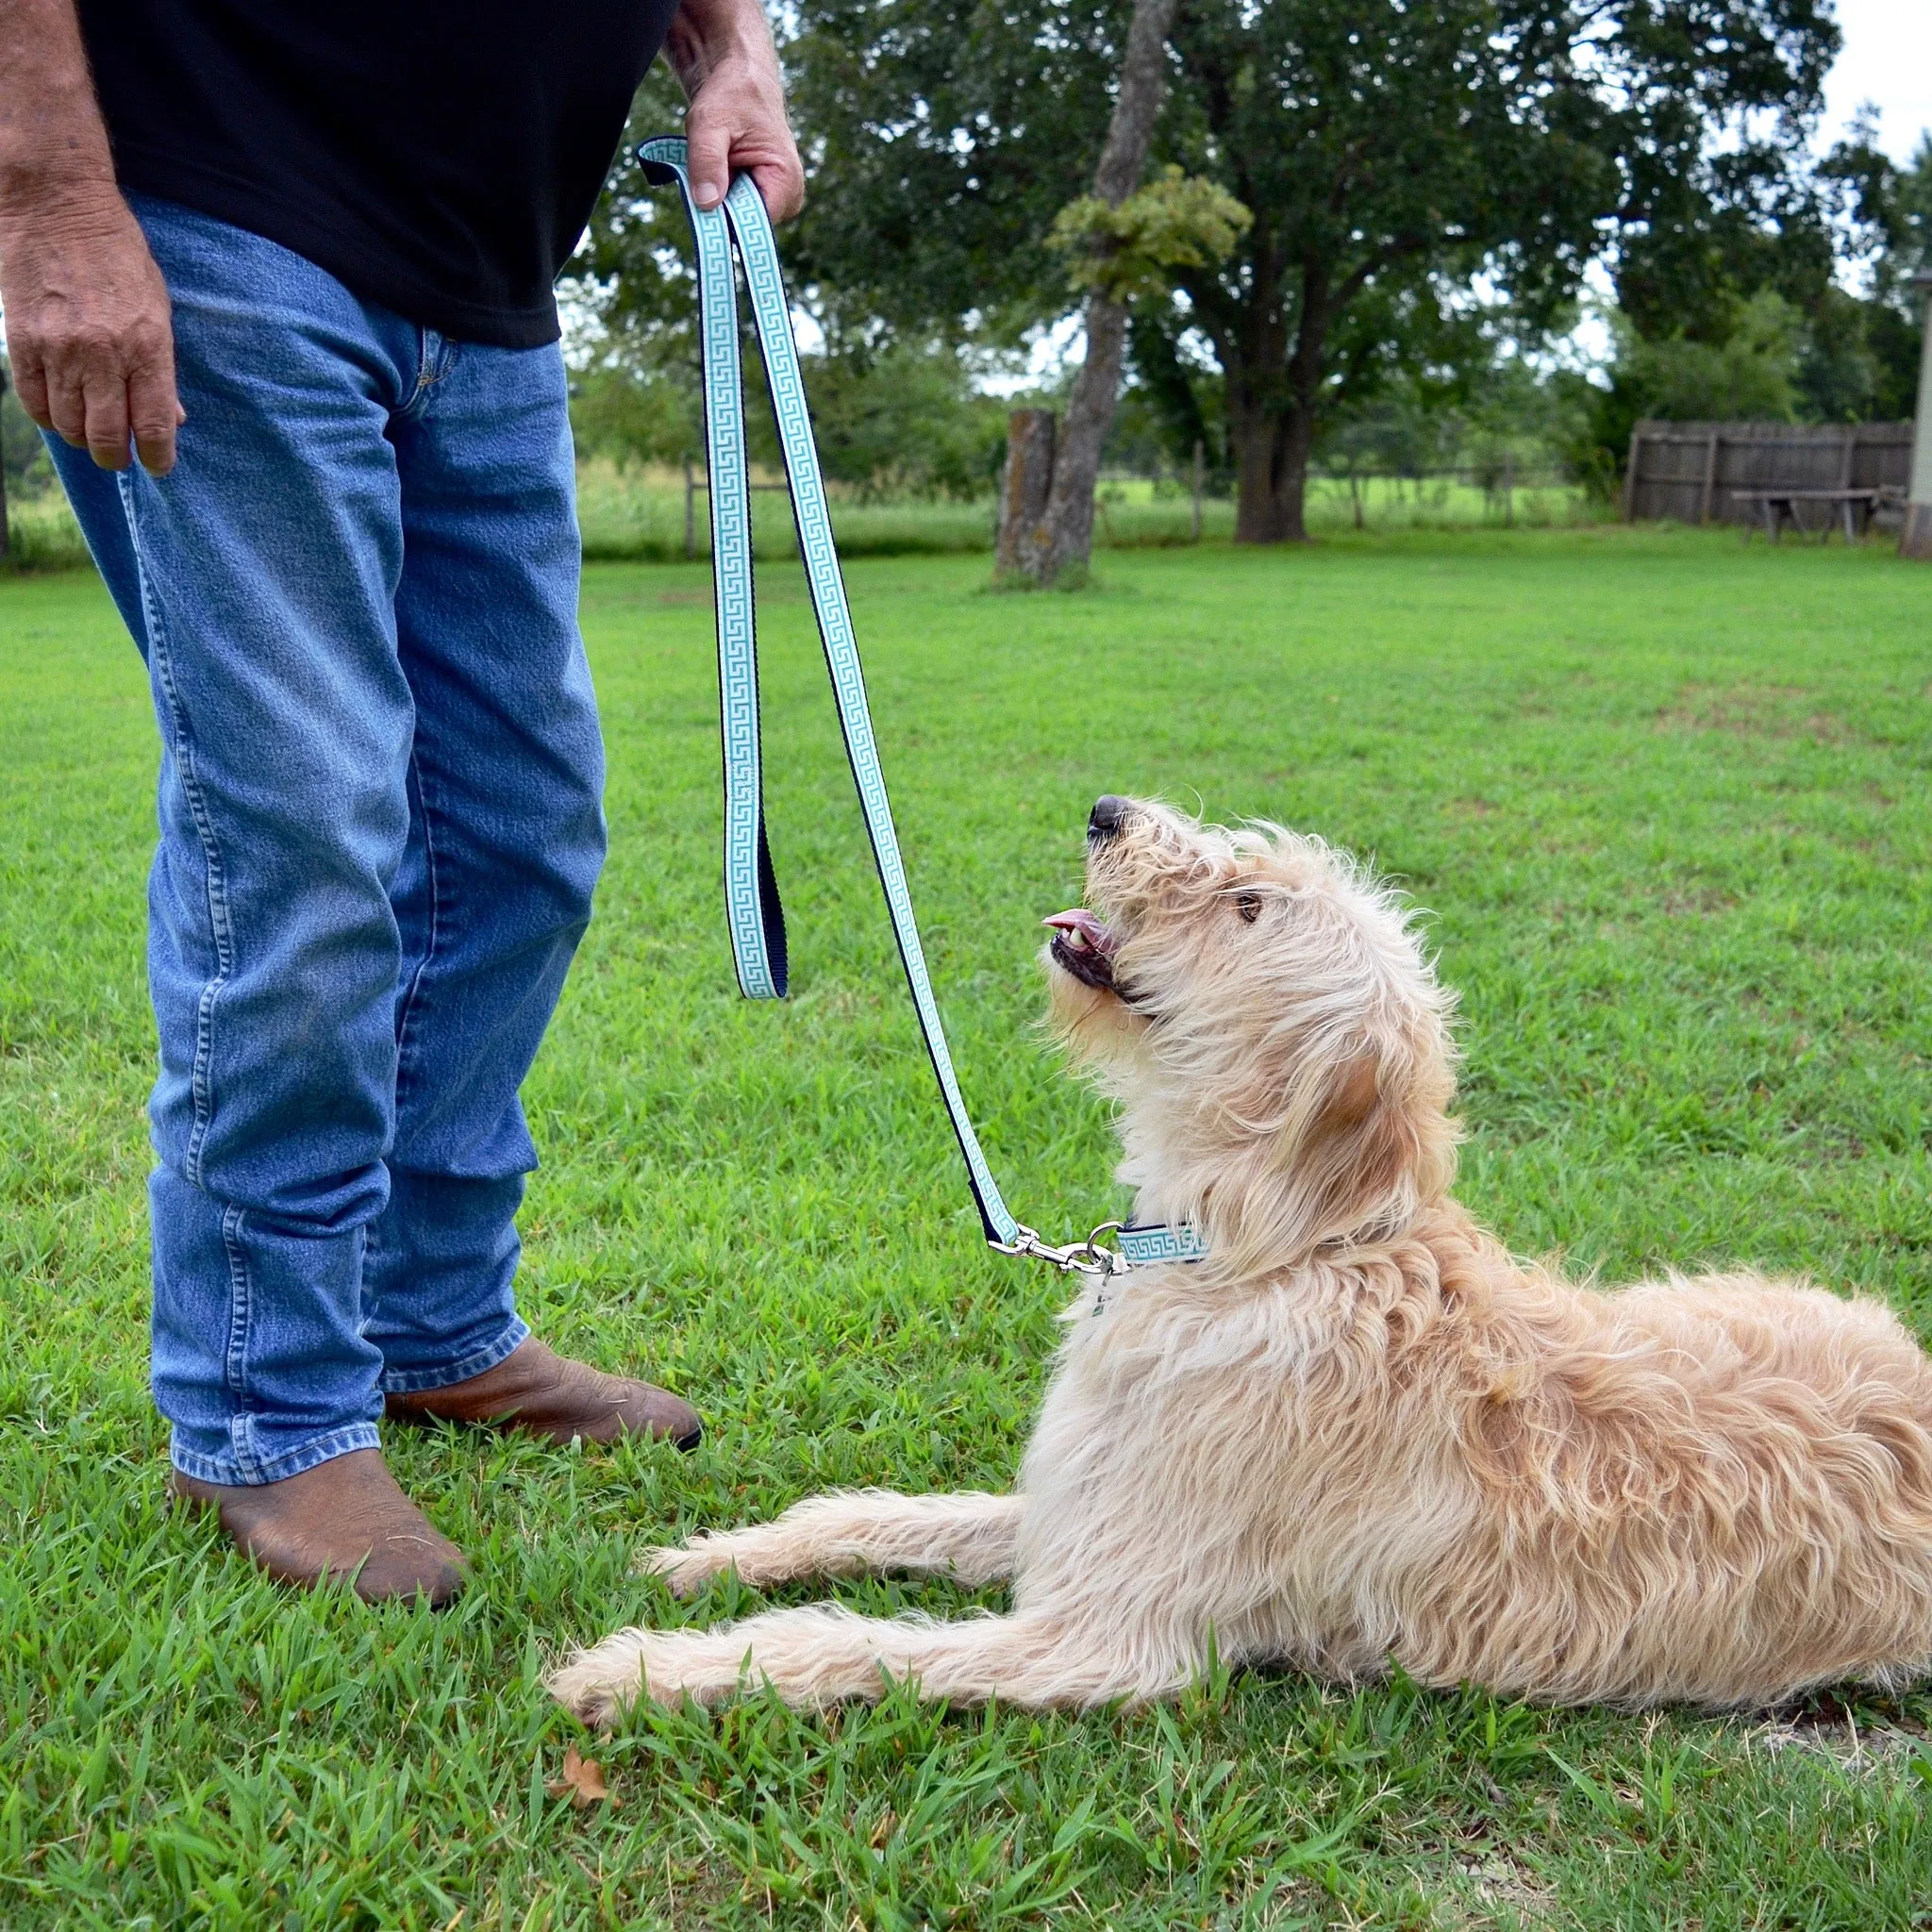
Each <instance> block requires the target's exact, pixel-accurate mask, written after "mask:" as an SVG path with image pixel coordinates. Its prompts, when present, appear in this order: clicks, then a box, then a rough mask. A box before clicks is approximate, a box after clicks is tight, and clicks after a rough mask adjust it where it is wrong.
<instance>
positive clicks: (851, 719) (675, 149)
mask: <svg viewBox="0 0 1932 1932" xmlns="http://www.w3.org/2000/svg"><path fill="white" fill-rule="evenodd" d="M638 154H639V158H640V159H641V160H642V162H643V163H644V172H645V176H646V178H647V179H648V180H650V181H651V182H653V183H654V184H655V185H657V186H659V187H668V186H670V185H671V184H672V183H674V182H675V184H676V186H677V188H678V190H679V191H680V192H681V193H682V195H683V197H684V205H685V209H686V211H687V212H688V213H689V214H690V216H691V227H692V231H693V233H694V234H695V235H696V237H697V259H698V283H699V290H698V294H699V313H700V318H701V323H702V327H701V338H702V342H703V347H704V383H705V435H706V441H707V446H708V449H709V451H710V458H711V548H712V567H713V569H714V571H715V573H716V575H717V584H718V679H719V685H720V689H721V691H722V693H723V698H722V710H723V715H724V795H725V813H724V891H725V899H726V904H727V908H728V913H729V924H730V929H731V946H732V953H733V956H734V958H736V960H737V965H738V983H739V985H740V986H741V988H742V989H743V990H744V991H745V993H746V994H747V995H748V996H750V997H752V998H755V999H757V998H771V997H773V996H774V995H776V994H782V993H783V992H784V991H785V979H786V962H785V925H784V913H783V911H782V909H781V908H780V906H779V901H778V888H777V884H776V882H775V880H774V877H773V875H772V866H771V858H770V853H769V850H768V847H767V845H766V841H765V831H764V811H763V807H762V804H761V802H760V790H761V788H760V781H759V763H758V761H759V755H760V750H759V743H758V640H757V628H756V625H757V612H756V608H755V606H754V602H753V596H752V541H751V514H750V504H751V496H750V490H749V478H748V475H747V471H746V465H745V449H744V429H743V384H742V379H741V371H740V367H739V357H738V303H737V282H736V278H735V276H734V275H733V274H732V263H731V244H732V242H736V244H737V251H738V258H739V260H740V262H741V264H742V265H743V269H744V280H745V288H746V290H747V291H748V292H749V294H750V297H751V308H752V319H753V321H754V322H755V323H756V324H757V325H758V346H759V348H760V349H761V350H762V351H763V354H764V358H765V370H766V373H767V375H769V376H770V378H771V391H772V399H773V405H774V412H775V414H776V417H777V425H778V442H779V447H780V448H781V450H782V451H783V453H784V458H785V475H786V477H787V480H788V481H789V483H790V485H791V512H792V516H793V519H794V521H795V522H796V524H797V526H798V552H799V556H800V558H802V559H803V561H804V564H805V574H806V582H807V584H808V587H809V589H810V591H811V602H812V610H813V613H814V615H815V616H816V617H817V619H818V626H819V637H820V639H821V641H823V642H824V651H825V668H826V670H827V671H828V672H829V673H830V674H831V679H832V694H833V697H834V698H835V700H836V701H837V704H838V708H839V724H840V727H841V730H842V731H843V733H844V737H845V751H846V756H847V757H848V758H850V759H851V761H852V776H853V780H854V782H855V783H856V784H857V786H858V800H859V805H860V807H861V808H862V809H863V811H864V814H865V828H866V832H867V835H868V836H869V837H870V839H871V840H872V851H873V858H874V862H875V863H876V864H877V866H878V873H879V883H880V885H881V886H882V887H883V888H884V891H885V895H886V907H887V909H888V910H889V911H890V912H891V919H892V932H893V935H894V936H895V937H896V939H897V940H898V942H899V958H900V961H901V963H902V964H903V965H904V967H905V969H906V983H907V985H908V988H910V990H911V992H912V1004H913V1008H914V1009H915V1011H916V1012H917V1013H918V1015H919V1028H920V1032H921V1033H922V1035H923V1036H924V1040H925V1049H926V1052H927V1053H928V1054H929V1055H930V1056H931V1058H932V1066H933V1072H934V1074H936V1075H937V1076H938V1079H939V1084H940V1092H941V1096H942V1097H943V1099H944V1101H945V1105H946V1113H947V1115H948V1117H949V1118H950V1119H951V1121H952V1124H953V1132H954V1133H955V1135H956V1136H958V1141H959V1152H960V1154H961V1155H962V1156H963V1157H964V1158H965V1161H966V1170H967V1174H968V1176H969V1178H970V1181H971V1184H972V1189H973V1198H974V1204H975V1205H976V1206H977V1208H978V1209H979V1218H980V1221H981V1223H982V1224H984V1227H985V1230H986V1238H987V1240H988V1241H990V1242H991V1243H992V1244H993V1245H995V1246H997V1247H1000V1248H1002V1249H1003V1250H1004V1251H1005V1252H1006V1253H1008V1254H1031V1255H1036V1256H1039V1257H1041V1258H1043V1259H1047V1260H1050V1261H1052V1262H1053V1263H1054V1264H1055V1265H1056V1266H1058V1267H1060V1268H1062V1269H1066V1268H1074V1267H1076V1268H1079V1269H1081V1270H1082V1271H1083V1272H1085V1273H1088V1274H1109V1273H1112V1272H1114V1271H1115V1270H1116V1269H1118V1268H1121V1267H1135V1266H1146V1265H1148V1264H1150V1263H1158V1262H1164V1261H1191V1260H1198V1259H1199V1258H1200V1257H1202V1256H1204V1255H1205V1254H1206V1253H1207V1246H1206V1244H1205V1243H1204V1242H1203V1241H1201V1240H1200V1238H1199V1237H1198V1236H1197V1235H1196V1234H1195V1232H1194V1230H1193V1229H1192V1228H1189V1227H1182V1228H1178V1229H1175V1228H1169V1227H1127V1228H1123V1229H1121V1230H1120V1233H1121V1236H1122V1243H1121V1249H1120V1252H1119V1253H1118V1254H1115V1255H1110V1256H1107V1257H1103V1256H1101V1255H1100V1254H1099V1252H1098V1251H1097V1250H1096V1248H1095V1245H1094V1242H1093V1240H1092V1238H1091V1237H1090V1238H1089V1240H1088V1241H1085V1242H1080V1243H1076V1244H1074V1246H1073V1247H1071V1248H1067V1249H1056V1248H1052V1247H1049V1246H1047V1245H1046V1244H1044V1243H1042V1242H1041V1240H1040V1238H1039V1236H1038V1235H1036V1234H1034V1233H1033V1231H1032V1230H1031V1229H1029V1228H1024V1227H1023V1226H1022V1225H1021V1224H1020V1223H1019V1222H1018V1221H1016V1220H1015V1219H1014V1218H1013V1215H1012V1213H1011V1211H1010V1210H1009V1209H1008V1207H1007V1204H1006V1202H1005V1201H1004V1200H1003V1199H1001V1197H1000V1191H999V1186H998V1183H997V1182H995V1181H994V1179H993V1177H992V1169H991V1167H990V1166H989V1165H988V1164H987V1159H986V1155H985V1154H984V1152H983V1151H982V1150H981V1148H980V1145H979V1137H978V1135H977V1134H975V1133H974V1130H973V1123H972V1120H971V1119H970V1118H969V1117H968V1115H967V1112H966V1101H965V1096H964V1095H963V1094H962V1093H961V1092H960V1091H959V1081H958V1074H956V1073H955V1072H954V1069H953V1056H952V1052H951V1050H950V1049H949V1048H948V1046H947V1044H946V1034H945V1027H944V1025H943V1024H942V1023H941V1018H940V1008H939V1001H938V999H937V998H936V997H935V995H934V993H933V988H932V974H931V973H930V971H929V970H928V969H927V966H926V963H925V950H924V947H923V946H922V945H921V944H920V941H919V925H918V923H917V921H916V920H915V919H914V918H913V916H912V891H911V888H910V886H909V885H908V883H907V878H906V862H905V859H904V858H903V857H902V856H901V854H900V851H899V835H898V832H897V830H896V828H895V827H894V825H893V824H892V808H891V802H890V800H889V799H888V798H887V796H886V779H885V774H884V773H883V772H882V771H881V770H880V768H879V754H878V745H877V742H876V741H874V737H873V729H872V710H871V707H870V706H869V705H868V703H867V702H866V695H865V673H864V670H863V668H862V667H861V665H860V663H859V659H858V639H857V637H856V636H855V634H854V632H853V628H852V612H851V609H850V608H849V607H848V606H847V604H846V602H845V581H844V578H843V576H842V575H841V572H840V569H839V553H838V551H837V549H836V548H835V547H834V545H833V542H832V520H831V516H830V514H829V512H828V511H827V509H826V507H825V486H824V477H823V476H822V475H820V472H819V453H818V444H817V442H816V441H815V440H814V439H813V436H812V429H811V417H810V414H809V412H808V409H807V408H806V401H805V377H804V373H803V371H802V370H801V369H800V367H799V362H798V345H797V343H796V342H795V341H793V340H792V335H791V305H790V304H789V303H788V302H787V300H786V298H785V282H784V277H783V275H781V274H780V272H779V268H778V246H777V242H776V241H775V240H774V237H773V234H772V225H771V221H770V218H769V217H768V216H767V215H766V213H765V205H764V202H763V201H762V200H761V199H760V198H759V195H758V190H757V188H756V187H754V186H753V184H752V180H751V177H750V175H739V177H738V178H737V179H736V180H735V181H733V182H732V184H731V188H730V191H729V192H728V193H727V194H726V195H725V197H724V207H723V208H722V209H712V210H711V211H710V212H708V213H707V212H706V211H705V210H703V209H701V208H699V207H698V206H697V204H696V203H695V202H694V201H693V200H692V199H691V177H690V175H688V174H687V173H686V169H685V144H684V142H683V141H682V140H681V139H678V138H676V137H673V136H664V137H660V138H659V139H658V140H655V141H647V142H644V143H643V145H642V146H641V148H640V149H639V150H638ZM727 225H728V236H727V232H726V231H727Z"/></svg>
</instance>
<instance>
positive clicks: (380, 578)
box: [62, 201, 416, 1483]
mask: <svg viewBox="0 0 1932 1932" xmlns="http://www.w3.org/2000/svg"><path fill="white" fill-rule="evenodd" d="M136 212H137V214H138V215H139V216H140V217H141V219H142V224H143V226H144V227H145V229H146V231H147V235H148V241H149V244H150V246H151V247H152V248H153V250H154V253H155V257H156V259H157V260H158V263H159V265H160V268H161V272H162V274H163V275H164V277H165V278H166V280H167V282H168V286H169V290H170V293H171V295H172V297H173V301H174V314H175V351H176V365H177V370H178V379H179V382H180V388H181V394H182V400H183V402H184V403H185V405H186V407H187V410H188V420H187V423H186V424H185V425H184V427H183V429H182V432H181V439H180V454H179V459H178V461H177V463H176V465H175V469H174V471H173V472H172V473H171V474H170V475H167V476H165V477H159V478H157V477H150V476H147V475H144V474H142V472H140V471H139V470H134V471H129V472H126V473H124V474H123V475H122V477H121V478H120V480H119V484H118V490H117V500H118V503H119V506H120V508H121V512H122V515H123V518H124V520H125V521H124V526H123V529H122V531H121V533H120V534H119V535H118V536H117V533H116V531H115V529H114V528H113V526H112V525H111V523H110V522H109V521H108V520H107V518H106V516H105V512H104V509H103V503H104V498H103V495H102V492H101V491H100V490H99V488H98V485H97V482H96V479H95V478H94V477H93V476H91V475H85V474H77V475H75V476H74V482H75V488H74V490H73V492H72V493H73V494H74V496H75V503H76V508H77V509H78V510H79V512H80V514H81V515H82V517H83V520H84V522H86V524H87V525H88V535H89V539H90V541H91V543H92V545H93V547H94V550H95V554H96V556H97V557H100V558H102V559H103V562H104V567H106V568H108V575H109V580H110V583H112V582H113V581H114V575H115V565H114V559H115V558H116V557H117V555H119V556H121V559H122V564H123V565H124V566H125V556H127V555H131V557H132V558H133V559H134V563H135V574H136V582H137V585H138V592H139V598H140V612H139V615H140V620H141V626H142V630H141V631H140V632H138V633H137V636H138V637H140V636H142V633H144V639H143V641H144V642H145V645H146V651H147V658H148V664H149V671H150V679H151V683H152V686H153V691H154V699H155V708H156V714H157V717H158V721H159V724H160V729H161V740H162V757H161V768H160V787H159V815H160V840H159V846H158V851H157V854H156V858H155V864H154V869H153V873H152V874H151V880H150V892H149V910H150V924H149V933H150V942H149V970H150V980H151V987H152V992H153V997H154V1003H155V1010H156V1016H157V1020H158V1031H159V1036H160V1071H159V1075H158V1080H157V1084H156V1087H155V1091H154V1096H153V1101H152V1104H151V1108H150V1116H151V1123H152V1130H153V1136H154V1142H155V1148H156V1153H157V1156H158V1169H157V1171H156V1173H155V1175H154V1178H153V1182H152V1187H151V1201H152V1207H153V1215H154V1269H155V1307H154V1365H153V1379H154V1389H155V1396H156V1401H157V1403H158V1406H159V1407H160V1408H161V1410H162V1412H163V1413H164V1414H165V1415H166V1416H167V1417H168V1418H169V1420H170V1421H171V1422H172V1424H173V1425H174V1439H173V1453H174V1458H175V1463H176V1464H177V1466H178V1467H180V1468H181V1469H182V1470H184V1471H185V1472H187V1473H188V1474H192V1475H196V1476H200V1477H202V1478H204V1479H206V1480H209V1481H213V1482H222V1483H238V1482H241V1483H255V1482H266V1481H273V1480H275V1479H277V1478H279V1477H282V1476H287V1475H291V1474H298V1473H299V1472H300V1471H302V1470H304V1469H308V1468H310V1467H313V1466H314V1465H315V1464H317V1463H319V1462H322V1461H325V1460H326V1459H327V1458H328V1457H332V1456H337V1455H341V1454H342V1453H344V1452H346V1451H348V1450H351V1449H358V1448H365V1447H371V1446H374V1445H375V1441H376V1434H375V1418H376V1416H377V1415H378V1414H379V1413H380V1408H381V1395H380V1391H379V1390H378V1387H377V1382H378V1377H379V1375H380V1373H381V1367H382V1357H381V1351H380V1350H379V1349H378V1348H377V1347H376V1346H375V1344H374V1343H373V1342H372V1341H369V1340H368V1339H367V1337H366V1336H365V1335H364V1333H363V1321H362V1312H363V1311H362V1305H361V1274H362V1263H363V1249H364V1240H365V1230H366V1228H367V1226H368V1224H369V1223H370V1222H371V1221H372V1220H374V1219H375V1217H376V1216H377V1215H379V1214H380V1213H381V1211H382V1209H383V1208H384V1206H385V1204H386V1202H387V1200H388V1194H389V1177H388V1172H387V1168H386V1166H385V1157H386V1155H387V1151H388V1146H389V1141H390V1138H391V1132H392V1128H393V1109H394V1092H395V1030H394V1013H395V988H396V983H397V977H398V974H399V972H400V970H401V940H400V935H399V932H398V928H397V923H396V918H395V914H394V911H393V909H392V907H391V897H390V893H391V884H392V882H393V881H394V879H395V878H396V876H397V874H398V871H399V869H400V867H401V866H402V864H403V860H404V855H405V849H406V846H407V843H408V828H409V810H408V770H409V756H410V745H411V741H412V732H413V725H414V702H413V699H412V697H411V693H410V690H409V684H408V678H407V677H406V676H405V675H404V673H403V670H402V666H401V664H400V662H399V659H398V654H397V647H396V637H395V622H394V597H395V591H396V586H397V583H398V581H399V579H400V576H401V572H402V551H403V538H402V510H401V503H400V486H399V481H398V477H397V472H396V462H395V452H394V449H393V447H392V445H391V442H390V441H389V438H388V428H389V424H390V421H391V415H392V413H393V411H394V409H395V408H396V407H397V406H398V405H399V403H400V401H401V399H402V394H403V392H404V391H406V390H407V388H408V385H409V384H410V383H412V382H413V380H414V376H415V373H416V372H415V369H414V367H413V362H414V352H413V341H412V340H411V338H410V332H409V331H408V330H407V329H406V328H404V327H402V326H401V325H393V326H386V325H382V324H381V323H380V322H379V320H376V319H372V317H371V315H370V313H369V312H368V311H365V310H364V309H363V308H362V307H361V305H360V304H358V302H357V301H356V300H355V298H354V297H353V296H351V295H350V294H349V292H348V291H346V290H345V289H343V288H342V287H341V284H339V283H337V282H335V281H334V280H333V278H331V277H330V276H328V275H325V274H324V273H323V272H322V271H321V270H319V269H316V268H314V267H313V266H312V265H311V264H309V263H308V262H306V261H304V260H302V259H301V258H299V257H296V256H294V255H291V254H290V253H289V252H288V251H286V250H284V249H280V248H278V247H276V246H275V244H273V243H271V242H264V241H261V240H260V239H259V238H258V237H254V236H250V235H246V234H244V233H242V231H240V230H238V229H235V228H232V227H229V226H227V225H225V224H223V223H219V222H214V221H211V220H208V219H207V218H205V217H202V216H199V215H196V214H192V213H191V212H189V211H188V210H186V209H180V208H171V207H169V206H168V205H166V204H160V203H149V202H146V201H141V202H138V203H137V205H136ZM85 461H86V458H85V457H84V456H80V455H78V454H77V453H75V452H71V451H68V452H64V453H62V470H63V474H68V473H71V472H73V471H74V470H75V465H76V464H79V463H84V462H85ZM124 542H125V545H126V546H127V549H126V552H125V554H124V553H120V552H118V551H117V545H118V544H121V543H124ZM124 574H125V570H124ZM114 587H115V588H116V590H117V591H119V590H120V589H121V588H122V587H121V585H119V584H115V586H114Z"/></svg>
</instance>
